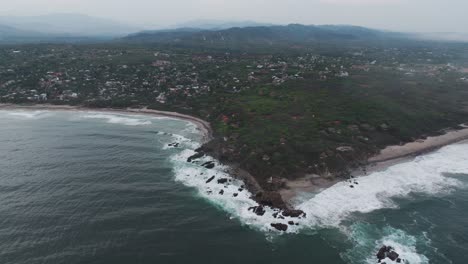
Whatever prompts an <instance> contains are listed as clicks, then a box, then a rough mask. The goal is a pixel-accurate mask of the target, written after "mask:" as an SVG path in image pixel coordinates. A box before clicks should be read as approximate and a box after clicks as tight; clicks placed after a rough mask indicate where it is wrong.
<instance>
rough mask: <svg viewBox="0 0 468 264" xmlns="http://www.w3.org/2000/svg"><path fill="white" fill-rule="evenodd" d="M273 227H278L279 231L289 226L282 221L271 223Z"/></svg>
mask: <svg viewBox="0 0 468 264" xmlns="http://www.w3.org/2000/svg"><path fill="white" fill-rule="evenodd" d="M271 226H272V227H274V228H276V229H277V230H279V231H286V230H288V226H287V225H285V224H281V223H275V224H271Z"/></svg>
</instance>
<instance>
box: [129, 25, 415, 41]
mask: <svg viewBox="0 0 468 264" xmlns="http://www.w3.org/2000/svg"><path fill="white" fill-rule="evenodd" d="M397 37H408V36H406V35H405V34H402V33H393V32H384V31H379V30H374V29H369V28H364V27H357V26H347V25H342V26H340V25H322V26H314V25H310V26H306V25H300V24H291V25H287V26H254V27H242V28H241V27H234V28H228V29H221V30H205V29H198V28H181V29H175V30H160V31H144V32H140V33H136V34H131V35H129V36H127V37H125V38H123V39H122V40H123V41H128V42H153V43H184V44H193V45H204V44H213V45H218V44H219V45H221V44H244V45H249V44H257V45H272V44H281V43H285V44H305V43H310V42H316V41H336V40H343V41H345V40H346V41H352V40H381V39H386V38H397Z"/></svg>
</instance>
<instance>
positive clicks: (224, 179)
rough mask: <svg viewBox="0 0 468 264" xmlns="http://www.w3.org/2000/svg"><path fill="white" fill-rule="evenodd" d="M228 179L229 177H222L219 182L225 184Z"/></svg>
mask: <svg viewBox="0 0 468 264" xmlns="http://www.w3.org/2000/svg"><path fill="white" fill-rule="evenodd" d="M227 181H228V179H226V178H221V179H219V180H218V183H219V184H225V183H226V182H227Z"/></svg>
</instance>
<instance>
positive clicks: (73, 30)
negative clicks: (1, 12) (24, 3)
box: [0, 14, 142, 37]
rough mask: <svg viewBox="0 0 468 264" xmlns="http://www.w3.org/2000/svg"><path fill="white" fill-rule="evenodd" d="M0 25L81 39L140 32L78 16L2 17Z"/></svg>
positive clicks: (127, 26) (118, 23)
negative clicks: (79, 37)
mask: <svg viewBox="0 0 468 264" xmlns="http://www.w3.org/2000/svg"><path fill="white" fill-rule="evenodd" d="M0 24H2V25H6V26H10V27H13V28H16V29H17V30H20V31H33V32H37V33H42V34H55V35H64V34H66V35H71V36H81V37H82V36H87V37H117V36H125V35H127V34H130V33H132V32H136V31H139V30H142V28H139V27H135V26H131V25H127V24H124V23H120V22H117V21H113V20H109V19H104V18H96V17H91V16H87V15H80V14H50V15H41V16H3V17H0Z"/></svg>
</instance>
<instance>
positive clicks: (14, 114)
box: [1, 110, 52, 119]
mask: <svg viewBox="0 0 468 264" xmlns="http://www.w3.org/2000/svg"><path fill="white" fill-rule="evenodd" d="M1 113H4V114H6V116H7V117H11V118H20V119H42V118H46V117H50V116H51V115H52V113H51V112H50V111H10V110H7V111H1Z"/></svg>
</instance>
